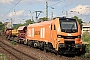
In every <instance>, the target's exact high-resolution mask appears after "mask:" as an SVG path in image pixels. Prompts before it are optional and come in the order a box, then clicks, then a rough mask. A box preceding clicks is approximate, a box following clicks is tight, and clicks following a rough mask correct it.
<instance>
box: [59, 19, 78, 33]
mask: <svg viewBox="0 0 90 60" xmlns="http://www.w3.org/2000/svg"><path fill="white" fill-rule="evenodd" d="M60 26H61V31H62V32H68V33H72V32H77V31H78V28H77V23H76V20H75V19H62V20H60Z"/></svg>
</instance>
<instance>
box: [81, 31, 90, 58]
mask: <svg viewBox="0 0 90 60" xmlns="http://www.w3.org/2000/svg"><path fill="white" fill-rule="evenodd" d="M82 41H83V42H87V43H89V44H85V54H84V55H82V57H84V58H90V33H88V32H85V33H83V34H82Z"/></svg>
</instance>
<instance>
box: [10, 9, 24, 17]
mask: <svg viewBox="0 0 90 60" xmlns="http://www.w3.org/2000/svg"><path fill="white" fill-rule="evenodd" d="M23 13H24V10H21V11H18V12H11V13H9V17H12V16H14V15H15V16H20V15H22V14H23Z"/></svg>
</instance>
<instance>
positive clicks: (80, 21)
mask: <svg viewBox="0 0 90 60" xmlns="http://www.w3.org/2000/svg"><path fill="white" fill-rule="evenodd" d="M73 18H75V19H76V20H77V21H78V22H79V24H80V25H82V23H83V21H82V19H79V18H78V17H77V16H74V17H73Z"/></svg>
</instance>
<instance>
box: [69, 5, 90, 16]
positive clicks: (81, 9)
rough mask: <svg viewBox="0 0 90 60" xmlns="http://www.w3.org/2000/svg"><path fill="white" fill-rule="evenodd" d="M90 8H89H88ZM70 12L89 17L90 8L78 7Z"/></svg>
mask: <svg viewBox="0 0 90 60" xmlns="http://www.w3.org/2000/svg"><path fill="white" fill-rule="evenodd" d="M88 7H89V8H88ZM69 11H73V13H77V14H82V15H88V14H90V6H89V5H78V6H76V7H75V8H73V9H70V10H69Z"/></svg>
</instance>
